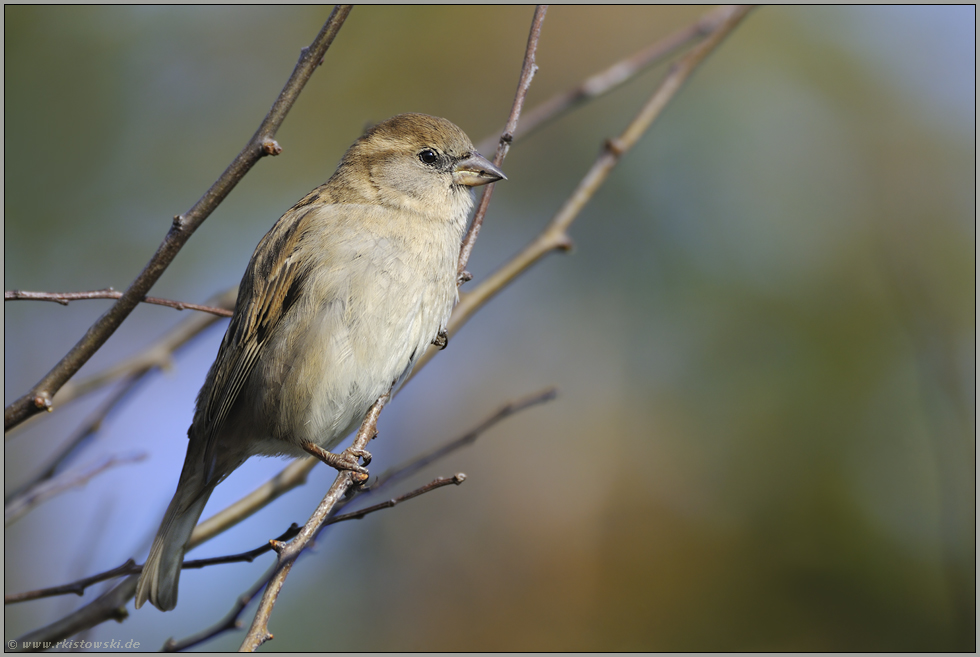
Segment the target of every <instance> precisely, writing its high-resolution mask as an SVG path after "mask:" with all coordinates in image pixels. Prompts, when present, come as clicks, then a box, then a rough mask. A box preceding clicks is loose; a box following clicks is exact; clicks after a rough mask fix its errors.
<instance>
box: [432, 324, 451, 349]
mask: <svg viewBox="0 0 980 657" xmlns="http://www.w3.org/2000/svg"><path fill="white" fill-rule="evenodd" d="M432 344H433V345H435V346H436V347H439V348H440V349H445V348H446V345H448V344H449V334H448V333H446V331H445V329H444V330H442V331H439V334H438V335H437V336H436V337H435V339H434V340H433V341H432Z"/></svg>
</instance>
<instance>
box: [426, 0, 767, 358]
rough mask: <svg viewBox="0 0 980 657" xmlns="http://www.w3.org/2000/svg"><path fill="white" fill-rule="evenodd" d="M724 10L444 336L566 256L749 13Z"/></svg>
mask: <svg viewBox="0 0 980 657" xmlns="http://www.w3.org/2000/svg"><path fill="white" fill-rule="evenodd" d="M726 9H727V17H726V18H725V19H724V20H723V21H721V22H720V23H719V24H718V27H717V29H716V30H715V31H714V32H713V33H712V34H710V35H709V36H708V37H707V38H705V39H704V41H702V42H701V43H700V44H698V45H697V46H696V47H695V48H693V49H692V50H691V51H690V52H689V53H687V54H686V55H684V57H682V58H681V59H680V60H679V61H678V62H677V63H675V64H673V65H671V67H670V70H669V71H668V73H667V76H666V77H665V78H664V79H663V81H662V82H661V83H660V85H659V86H658V87H657V89H656V90H655V91H654V93H653V95H652V96H650V98H649V100H647V102H646V104H645V105H644V106H643V107H642V108H641V109H640V112H639V113H638V114H637V115H636V117H635V118H634V119H633V121H632V122H631V123H630V124H629V125H628V126H627V127H626V129H625V130H624V131H623V133H622V134H621V135H620V136H619V137H617V138H615V139H609V140H606V143H605V147H604V149H603V151H602V152H601V153H600V154H599V157H598V158H596V161H595V162H594V163H593V165H592V168H590V169H589V171H588V172H587V173H586V174H585V177H584V178H582V180H581V181H580V182H579V184H578V187H576V188H575V191H573V192H572V195H571V196H570V197H569V198H568V199H567V200H566V201H565V204H564V205H563V206H562V207H561V209H560V210H559V211H558V213H557V214H556V215H555V216H554V217H553V218H552V220H551V222H550V223H549V224H548V225H547V226H546V227H545V229H544V231H542V232H541V234H539V235H538V236H537V237H536V238H535V239H534V240H532V241H531V242H530V243H529V244H528V245H527V246H526V247H524V250H523V251H521V252H520V253H518V254H517V255H516V256H514V257H513V258H512V259H511V260H510V261H509V262H507V263H506V264H504V265H503V266H502V267H501V268H500V269H498V270H497V271H496V272H494V273H493V274H491V275H490V277H489V278H488V279H487V280H485V281H484V282H483V283H482V284H481V285H479V286H478V287H477V288H476V289H474V290H473V291H472V292H469V293H464V292H461V293H460V300H459V303H458V304H456V308H454V309H453V314H452V317H451V318H450V320H449V326H448V328H447V334H448V335H449V337H450V338H451V337H452V336H453V335H455V334H456V332H457V331H459V329H460V328H461V327H462V326H463V325H464V324H466V322H467V321H469V319H470V317H472V316H473V314H474V313H475V312H476V311H477V310H478V309H480V308H482V307H483V306H484V305H485V304H486V303H487V302H488V301H489V300H490V299H491V298H493V297H494V296H496V295H497V293H498V292H500V291H501V290H503V289H504V288H505V287H506V286H507V285H509V284H510V283H511V282H513V281H514V279H516V278H517V277H518V276H519V275H521V274H522V273H523V272H524V271H525V270H526V269H528V268H529V267H530V266H531V265H533V264H535V263H536V262H538V261H539V260H541V258H543V257H544V256H545V255H547V254H548V253H551V252H552V251H558V250H568V249H570V248H571V246H572V241H571V238H570V237H569V236H568V233H567V230H568V227H569V226H570V225H571V223H572V222H573V221H574V220H575V218H576V217H577V216H578V214H579V212H581V211H582V208H584V207H585V204H586V203H587V202H588V201H589V200H590V199H591V198H592V196H593V195H594V194H595V193H596V191H598V189H599V188H600V187H601V186H602V184H603V183H604V182H605V181H606V178H608V177H609V174H610V172H611V171H612V170H613V168H615V166H616V165H617V164H618V163H619V160H620V158H622V156H623V155H624V154H625V153H627V152H628V151H629V150H630V149H631V148H632V147H633V146H634V145H636V142H637V141H639V139H640V137H642V136H643V134H644V133H645V132H646V130H647V128H649V127H650V124H651V123H653V121H654V119H656V118H657V117H658V116H659V115H660V113H661V112H662V111H663V109H664V107H666V106H667V103H668V102H670V100H671V99H672V98H673V97H674V96H675V95H676V94H677V92H678V91H679V90H680V88H681V86H682V85H683V83H684V82H685V81H686V80H687V79H688V78H689V77H690V76H691V73H693V72H694V69H695V68H697V66H698V64H700V63H701V62H702V61H704V59H705V58H706V57H707V56H708V55H709V54H710V53H711V52H713V51H714V50H715V48H717V47H718V45H719V44H720V43H721V42H722V40H723V39H724V38H725V37H726V36H728V34H729V33H730V32H731V31H732V30H733V29H734V28H735V26H736V25H738V24H739V22H741V20H742V19H743V18H744V17H745V15H746V14H747V13H748V12H749V11H750V10H751V9H752V7H751V6H748V5H734V6H729V7H727V8H726ZM434 354H435V351H434V350H433V349H429V350H428V351H426V353H425V354H423V356H422V358H420V359H419V362H418V363H416V366H415V370H414V371H415V372H418V371H419V369H420V368H422V367H423V366H424V365H425V364H426V363H428V361H429V360H431V359H432V357H433V355H434Z"/></svg>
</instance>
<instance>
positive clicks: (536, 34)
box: [456, 5, 548, 285]
mask: <svg viewBox="0 0 980 657" xmlns="http://www.w3.org/2000/svg"><path fill="white" fill-rule="evenodd" d="M546 13H548V5H538V6H537V7H536V8H535V9H534V17H533V18H532V19H531V32H530V34H528V36H527V49H526V50H525V52H524V63H523V64H522V65H521V77H520V79H519V80H518V82H517V93H516V94H514V103H513V105H511V108H510V116H508V118H507V125H506V126H505V127H504V131H503V133H502V134H501V135H500V141H499V142H498V144H497V154H496V155H495V156H494V158H493V163H494V165H496V166H498V167H499V166H500V165H501V164H503V163H504V158H505V157H507V151H509V150H510V142H511V141H513V140H514V132H516V131H517V119H519V118H520V116H521V109H523V107H524V98H525V97H527V90H528V89H529V88H530V87H531V80H532V78H534V74H535V73H537V72H538V65H537V64H535V63H534V55H535V53H536V52H537V50H538V41H539V40H540V39H541V24H542V23H544V16H545V14H546ZM494 187H495V184H494V183H490V184H489V185H487V186H486V188H485V189H484V190H483V195H482V196H481V197H480V204H479V205H478V206H477V208H476V213H475V214H474V215H473V221H472V223H470V229H469V231H467V233H466V237H464V238H463V245H462V247H460V250H459V267H458V268H457V270H456V273H457V279H456V280H457V285H458V284H460V283H463V282H465V281H467V280H469V277H468V276H464V274H463V272H464V271H466V263H467V262H469V260H470V254H472V253H473V245H474V244H475V243H476V238H477V236H478V235H479V234H480V227H481V226H482V225H483V217H484V216H486V214H487V208H488V207H489V206H490V197H491V196H493V189H494Z"/></svg>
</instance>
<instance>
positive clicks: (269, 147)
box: [262, 137, 282, 155]
mask: <svg viewBox="0 0 980 657" xmlns="http://www.w3.org/2000/svg"><path fill="white" fill-rule="evenodd" d="M279 153H282V146H280V145H279V142H277V141H276V140H275V139H272V138H271V137H266V138H265V139H263V140H262V154H263V155H279Z"/></svg>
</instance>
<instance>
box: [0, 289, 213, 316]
mask: <svg viewBox="0 0 980 657" xmlns="http://www.w3.org/2000/svg"><path fill="white" fill-rule="evenodd" d="M122 295H123V293H122V292H120V291H118V290H113V289H112V288H111V287H107V288H105V289H104V290H92V291H90V292H28V291H27V290H7V291H6V292H4V293H3V300H4V301H18V300H30V301H54V302H55V303H60V304H61V305H62V306H67V305H68V303H69V302H70V301H78V300H81V299H119V298H121V297H122ZM140 301H141V302H142V303H150V304H154V305H157V306H167V307H168V308H176V309H177V310H200V311H201V312H205V313H211V314H212V315H218V316H219V317H231V315H232V312H231V311H230V310H225V309H224V308H214V307H212V306H201V305H198V304H196V303H187V302H186V301H173V300H171V299H161V298H160V297H143V298H142V299H140Z"/></svg>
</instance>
